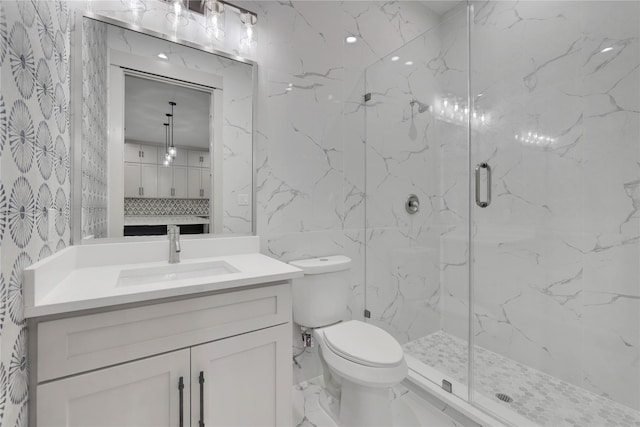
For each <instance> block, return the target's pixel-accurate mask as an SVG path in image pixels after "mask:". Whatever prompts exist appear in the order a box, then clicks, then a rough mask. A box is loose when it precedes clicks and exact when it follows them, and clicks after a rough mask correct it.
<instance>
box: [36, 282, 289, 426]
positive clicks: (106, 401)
mask: <svg viewBox="0 0 640 427" xmlns="http://www.w3.org/2000/svg"><path fill="white" fill-rule="evenodd" d="M290 286H291V285H290V283H289V282H288V281H287V282H279V283H273V284H266V285H260V286H257V287H251V288H249V289H241V290H235V291H228V292H217V293H210V294H205V295H199V296H197V297H190V298H185V299H179V300H174V301H168V302H162V303H156V304H149V305H143V306H140V307H131V308H126V306H124V307H123V308H120V309H116V310H110V311H102V312H99V313H89V314H83V315H81V316H75V317H64V318H54V319H52V320H48V319H47V318H35V319H30V334H31V333H32V332H31V331H35V332H36V336H35V337H31V338H30V343H31V345H34V344H36V343H37V347H36V348H37V351H35V352H34V351H33V349H31V348H30V354H34V353H35V354H37V358H36V360H35V363H33V362H34V361H32V366H35V372H33V373H32V377H35V378H37V384H33V385H34V386H35V387H32V388H31V390H34V388H35V393H33V392H32V396H31V402H32V405H33V402H35V408H36V409H35V414H33V412H32V414H31V416H30V424H31V425H34V426H35V425H37V426H43V427H44V426H83V427H84V426H122V427H124V426H131V427H133V426H154V427H161V426H167V427H168V426H175V427H178V426H183V427H184V426H194V427H196V426H199V425H202V424H201V423H203V424H204V425H205V426H207V427H209V426H211V427H213V426H286V425H290V424H291V418H290V417H291V395H290V389H291V382H292V379H291V355H290V351H291V295H290ZM33 415H35V416H33Z"/></svg>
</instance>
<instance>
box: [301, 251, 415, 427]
mask: <svg viewBox="0 0 640 427" xmlns="http://www.w3.org/2000/svg"><path fill="white" fill-rule="evenodd" d="M290 264H291V265H293V266H295V267H298V268H300V269H302V270H304V277H303V278H301V279H297V280H294V281H293V289H292V293H293V320H294V321H295V322H296V323H297V324H299V325H300V326H303V327H306V328H313V330H314V332H313V336H314V339H315V341H316V344H317V345H318V347H319V353H320V359H321V361H322V366H323V368H324V380H325V389H324V390H323V393H322V394H321V396H320V404H321V405H322V407H323V408H324V409H325V410H326V411H327V412H328V413H329V415H330V416H331V417H332V418H333V419H334V420H335V421H336V422H337V424H338V425H339V426H340V427H347V426H349V427H351V426H358V427H360V426H391V425H393V422H392V419H391V393H390V387H392V386H394V385H396V384H398V383H400V382H401V381H402V380H403V379H404V378H405V377H406V376H407V363H406V362H405V360H404V355H403V352H402V347H400V344H399V343H398V341H396V339H395V338H393V337H392V336H391V335H390V334H389V333H387V332H386V331H384V330H382V329H380V328H378V327H377V326H373V325H371V324H367V323H364V322H360V321H357V320H350V321H347V322H342V319H343V318H344V316H345V314H346V310H347V298H348V296H349V272H348V270H349V268H350V266H351V259H349V258H348V257H346V256H342V255H336V256H328V257H322V258H313V259H305V260H299V261H292V262H291V263H290Z"/></svg>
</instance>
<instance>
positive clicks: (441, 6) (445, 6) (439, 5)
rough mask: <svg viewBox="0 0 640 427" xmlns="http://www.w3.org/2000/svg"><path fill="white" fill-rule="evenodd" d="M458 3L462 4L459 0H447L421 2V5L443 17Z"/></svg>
mask: <svg viewBox="0 0 640 427" xmlns="http://www.w3.org/2000/svg"><path fill="white" fill-rule="evenodd" d="M460 3H462V1H461V0H448V1H431V0H426V1H423V2H422V4H424V5H425V6H426V7H428V8H429V9H431V10H432V11H434V12H435V13H437V14H438V15H444V14H445V13H447V12H448V11H450V10H451V9H453V8H454V7H456V6H457V5H459V4H460Z"/></svg>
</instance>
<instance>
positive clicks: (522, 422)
mask: <svg viewBox="0 0 640 427" xmlns="http://www.w3.org/2000/svg"><path fill="white" fill-rule="evenodd" d="M403 348H404V352H405V356H406V359H407V363H408V365H409V378H408V380H407V386H408V387H409V388H410V389H412V390H413V391H415V392H418V389H422V390H423V394H424V392H425V391H426V392H428V393H429V394H431V395H432V396H434V397H435V398H438V399H439V400H443V401H447V402H448V403H449V404H450V405H451V406H452V407H453V408H455V409H456V410H457V411H459V412H461V413H463V414H465V415H466V416H468V417H469V418H471V419H474V420H476V421H477V422H479V423H480V424H483V425H500V424H499V423H496V422H491V421H490V420H486V419H485V420H481V419H480V417H482V414H483V412H482V411H480V410H479V409H478V407H482V408H483V410H484V411H486V412H487V413H489V414H491V415H493V416H494V417H496V418H498V419H500V420H502V421H503V422H505V423H506V424H509V425H516V426H554V427H555V426H581V427H583V426H584V427H586V426H594V427H595V426H598V427H602V426H629V427H637V426H640V411H635V410H633V409H631V408H629V407H627V406H624V405H621V404H619V403H617V402H614V401H612V400H610V399H607V398H605V397H602V396H598V395H596V394H594V393H592V392H590V391H588V390H586V389H583V388H581V387H578V386H575V385H573V384H570V383H567V382H566V381H562V380H560V379H558V378H556V377H553V376H551V375H548V374H545V373H543V372H540V371H538V370H536V369H533V368H531V367H529V366H526V365H523V364H521V363H518V362H516V361H514V360H512V359H509V358H507V357H504V356H501V355H499V354H497V353H494V352H492V351H489V350H487V349H485V348H482V347H479V346H475V373H476V374H475V385H474V386H475V390H476V393H474V395H473V400H474V405H471V404H470V403H468V402H467V401H466V398H467V396H468V389H467V386H466V384H467V343H466V341H465V340H462V339H459V338H457V337H455V336H453V335H450V334H448V333H446V332H444V331H438V332H435V333H433V334H430V335H427V336H425V337H423V338H420V339H418V340H415V341H411V342H408V343H406V344H405V345H404V346H403ZM443 379H445V380H447V381H449V382H451V383H452V386H453V390H452V391H453V393H448V392H446V391H444V390H443V389H442V388H441V387H440V386H441V384H442V380H443ZM500 395H506V396H508V397H509V398H510V399H512V400H511V401H510V402H507V401H505V400H508V399H505V398H504V397H505V396H500ZM484 416H485V417H487V415H486V414H485V415H484Z"/></svg>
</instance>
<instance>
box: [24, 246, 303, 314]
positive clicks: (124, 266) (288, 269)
mask: <svg viewBox="0 0 640 427" xmlns="http://www.w3.org/2000/svg"><path fill="white" fill-rule="evenodd" d="M239 239H241V240H240V243H238V242H237V240H238V239H228V238H217V239H200V240H188V239H184V240H183V241H182V245H183V247H184V249H183V253H184V254H186V256H185V257H184V259H183V260H182V261H181V262H180V265H181V266H182V265H185V264H197V263H202V262H215V261H224V262H226V263H227V264H229V265H230V266H231V267H233V268H234V269H235V270H237V271H238V272H230V273H225V274H220V275H214V276H198V277H191V278H184V279H179V280H170V281H162V282H155V283H147V284H137V285H128V286H118V277H119V275H120V272H121V271H123V270H131V269H138V268H154V267H166V266H168V265H169V264H168V262H167V261H166V260H159V259H154V258H159V257H162V258H164V257H165V256H166V254H165V253H164V252H165V251H160V252H158V249H163V248H165V249H168V243H167V242H166V238H165V240H164V241H157V242H139V243H138V242H133V243H129V244H126V243H116V244H111V245H108V244H106V245H83V246H71V247H69V248H66V249H64V250H62V251H60V252H58V253H57V254H54V255H52V256H51V257H48V258H46V259H44V260H42V261H39V262H37V263H35V264H34V265H32V266H31V267H29V268H27V269H25V310H24V315H25V317H27V318H30V317H40V316H47V315H52V314H61V313H69V312H73V311H78V310H87V309H96V308H102V307H108V306H114V305H120V304H127V303H133V302H141V301H151V300H154V299H159V298H167V297H176V296H184V295H195V294H198V293H202V292H211V291H222V290H230V289H236V288H240V287H245V286H251V285H257V284H261V283H270V282H277V281H283V280H290V279H294V278H297V277H301V276H302V275H303V273H302V270H300V269H298V268H295V267H293V266H291V265H289V264H285V263H283V262H280V261H278V260H275V259H273V258H270V257H268V256H266V255H262V254H260V253H258V252H257V245H256V244H255V243H254V242H253V241H252V240H251V239H257V238H255V237H250V238H239ZM246 242H249V244H248V245H247V244H246ZM258 244H259V243H258ZM225 246H226V247H227V250H226V252H228V253H229V255H223V254H220V252H221V251H223V250H224V248H225ZM252 249H253V250H255V251H251V252H246V253H242V252H245V251H247V250H252ZM135 253H138V254H140V257H141V258H142V259H141V261H142V262H136V260H138V259H139V258H132V256H133V255H132V254H135ZM196 254H197V255H200V257H198V258H196V257H195V256H194V255H196ZM203 255H204V257H203ZM109 261H115V262H113V263H110V262H109ZM173 265H175V264H173Z"/></svg>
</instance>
